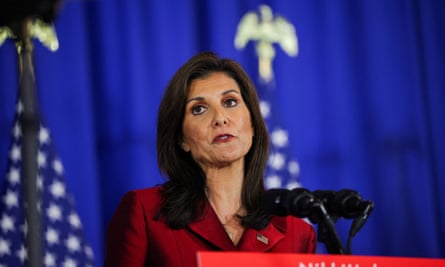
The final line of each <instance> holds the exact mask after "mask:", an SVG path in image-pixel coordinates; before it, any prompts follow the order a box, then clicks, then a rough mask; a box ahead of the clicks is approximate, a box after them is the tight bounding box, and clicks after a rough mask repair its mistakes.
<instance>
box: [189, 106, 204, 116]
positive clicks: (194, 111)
mask: <svg viewBox="0 0 445 267" xmlns="http://www.w3.org/2000/svg"><path fill="white" fill-rule="evenodd" d="M206 110H207V108H206V107H205V106H204V105H194V106H193V107H192V108H191V111H192V114H193V115H201V114H202V113H204V112H205V111H206Z"/></svg>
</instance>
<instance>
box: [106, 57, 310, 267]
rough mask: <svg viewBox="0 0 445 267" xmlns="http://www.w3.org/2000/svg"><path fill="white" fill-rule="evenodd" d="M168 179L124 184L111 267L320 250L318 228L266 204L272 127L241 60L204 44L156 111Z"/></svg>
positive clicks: (112, 229)
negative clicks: (222, 254) (214, 254)
mask: <svg viewBox="0 0 445 267" xmlns="http://www.w3.org/2000/svg"><path fill="white" fill-rule="evenodd" d="M157 138H158V140H157V153H158V165H159V169H160V170H161V171H162V173H163V174H164V175H165V176H166V178H167V182H166V183H165V184H163V185H162V186H158V187H154V188H148V189H142V190H135V191H132V192H129V193H127V194H126V195H125V196H124V197H123V199H122V201H121V203H120V205H119V207H118V209H117V210H116V213H115V214H114V216H113V218H112V219H111V222H110V224H109V227H108V231H107V244H106V257H105V266H168V267H175V266H197V260H196V258H197V257H196V253H197V252H198V251H208V250H214V251H257V252H285V253H290V252H295V253H313V252H314V251H315V246H316V238H315V232H314V229H313V228H312V227H311V226H310V225H309V224H307V223H306V222H304V221H303V220H301V219H298V218H295V217H291V216H288V217H271V216H270V215H267V214H265V212H264V211H263V210H262V208H261V206H260V199H261V196H262V194H263V193H264V191H265V188H264V184H263V175H264V170H265V166H266V162H267V157H268V146H269V143H268V133H267V129H266V126H265V123H264V121H263V119H262V117H261V112H260V109H259V101H258V97H257V94H256V90H255V87H254V85H253V83H252V82H251V80H250V79H249V77H248V76H247V74H246V73H245V72H244V70H243V69H242V68H241V66H240V65H239V64H238V63H236V62H235V61H233V60H230V59H221V58H219V57H218V56H217V55H216V54H214V53H211V52H205V53H200V54H198V55H196V56H195V57H193V58H191V59H190V60H189V61H188V62H187V63H185V64H184V65H183V66H182V67H181V68H180V69H179V70H178V71H177V72H176V74H175V75H174V76H173V78H172V80H171V81H170V83H169V85H168V87H167V89H166V92H165V94H164V97H163V99H162V101H161V105H160V107H159V114H158V130H157Z"/></svg>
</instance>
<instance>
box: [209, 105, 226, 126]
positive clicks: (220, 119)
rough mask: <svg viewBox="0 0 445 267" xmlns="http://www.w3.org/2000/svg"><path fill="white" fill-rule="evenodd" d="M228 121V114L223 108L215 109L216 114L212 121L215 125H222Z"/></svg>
mask: <svg viewBox="0 0 445 267" xmlns="http://www.w3.org/2000/svg"><path fill="white" fill-rule="evenodd" d="M227 123H228V120H227V116H226V114H225V112H224V111H223V110H220V109H217V110H215V114H214V117H213V121H212V126H213V127H220V126H223V125H226V124H227Z"/></svg>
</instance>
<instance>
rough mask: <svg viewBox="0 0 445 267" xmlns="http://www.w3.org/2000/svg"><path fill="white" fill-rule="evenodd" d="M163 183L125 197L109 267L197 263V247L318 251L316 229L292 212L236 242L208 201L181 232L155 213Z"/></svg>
mask: <svg viewBox="0 0 445 267" xmlns="http://www.w3.org/2000/svg"><path fill="white" fill-rule="evenodd" d="M160 200H161V196H160V193H159V187H154V188H149V189H142V190H136V191H131V192H128V193H127V194H125V196H124V197H123V198H122V201H121V203H120V204H119V207H118V208H117V210H116V212H115V214H114V216H113V217H112V219H111V221H110V224H109V226H108V229H107V236H106V252H105V262H104V266H106V267H109V266H116V267H117V266H119V267H120V266H131V267H138V266H164V267H176V266H183V267H188V266H193V267H196V266H197V258H196V252H197V251H206V250H213V251H255V252H283V253H293V252H295V253H314V252H315V248H316V236H315V231H314V228H313V227H312V226H311V225H309V224H308V223H306V222H305V221H303V220H302V219H299V218H295V217H292V216H288V217H274V218H273V219H272V221H271V223H270V224H269V225H267V227H266V228H264V229H262V230H255V229H251V228H247V229H245V231H244V233H243V236H242V238H241V240H240V242H239V243H238V245H237V246H235V245H234V244H233V243H232V241H231V240H230V238H229V237H228V235H227V234H226V232H225V231H224V228H223V226H222V225H221V223H220V222H219V220H218V218H217V216H216V214H215V212H214V211H213V209H212V208H211V206H210V205H209V204H207V205H206V208H205V210H204V216H203V218H202V219H201V220H198V221H196V222H193V223H191V224H190V225H189V226H188V227H187V228H185V229H180V230H175V229H171V228H169V227H168V226H167V225H166V224H165V223H164V222H163V221H162V220H154V219H153V217H154V215H155V213H156V212H157V209H158V207H159V205H160Z"/></svg>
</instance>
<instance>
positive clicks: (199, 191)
mask: <svg viewBox="0 0 445 267" xmlns="http://www.w3.org/2000/svg"><path fill="white" fill-rule="evenodd" d="M215 72H223V73H225V74H227V75H228V76H230V77H231V78H233V79H234V80H235V81H236V82H237V84H238V86H239V88H240V90H241V95H242V98H243V100H244V102H245V103H246V106H247V108H248V110H249V112H250V117H251V120H252V126H253V132H254V137H253V142H252V147H251V148H250V151H249V152H248V153H247V155H246V158H245V166H244V182H243V188H242V195H241V201H242V204H243V206H244V207H245V209H246V211H247V214H246V216H244V217H242V223H243V224H244V225H245V226H249V227H253V228H257V229H260V228H263V227H265V226H266V225H267V223H268V221H269V217H268V216H267V215H265V214H264V212H263V210H262V209H261V206H260V199H261V195H262V194H263V193H264V191H265V188H264V183H263V177H264V171H265V167H266V163H267V157H268V152H269V140H268V132H267V128H266V125H265V122H264V120H263V118H262V116H261V112H260V108H259V100H258V96H257V92H256V89H255V86H254V84H253V83H252V81H251V80H250V78H249V77H248V75H247V74H246V72H245V71H244V70H243V68H242V67H241V66H240V65H239V64H238V63H237V62H235V61H234V60H231V59H226V58H220V57H219V56H218V55H216V54H215V53H212V52H202V53H199V54H197V55H196V56H194V57H192V58H191V59H190V60H189V61H187V62H186V63H185V64H184V65H183V66H182V67H181V68H180V69H179V70H178V71H177V72H176V73H175V75H174V76H173V78H172V79H171V80H170V82H169V84H168V86H167V88H166V91H165V93H164V96H163V98H162V101H161V104H160V107H159V111H158V112H159V113H158V128H157V157H158V166H159V169H160V171H161V172H162V173H163V174H164V175H165V176H166V177H167V179H168V181H167V182H166V183H165V184H164V186H163V190H162V206H161V208H160V212H159V216H160V217H162V218H163V219H164V220H165V221H166V223H167V224H168V225H169V226H170V227H172V228H175V229H178V228H183V227H185V226H187V225H188V224H189V223H191V222H193V221H194V220H196V219H198V218H199V216H200V215H201V213H202V208H203V207H204V203H205V201H206V195H205V191H204V187H205V176H204V173H203V171H202V169H201V168H200V166H199V165H198V164H197V163H196V162H195V161H194V160H193V159H192V157H191V155H190V153H186V152H185V151H184V150H183V149H182V148H181V147H180V142H181V140H182V137H183V136H182V124H183V119H184V112H185V106H186V100H187V97H188V93H189V89H190V88H189V87H190V84H191V82H192V81H193V80H195V79H198V78H205V77H206V76H208V75H209V74H211V73H215Z"/></svg>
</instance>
